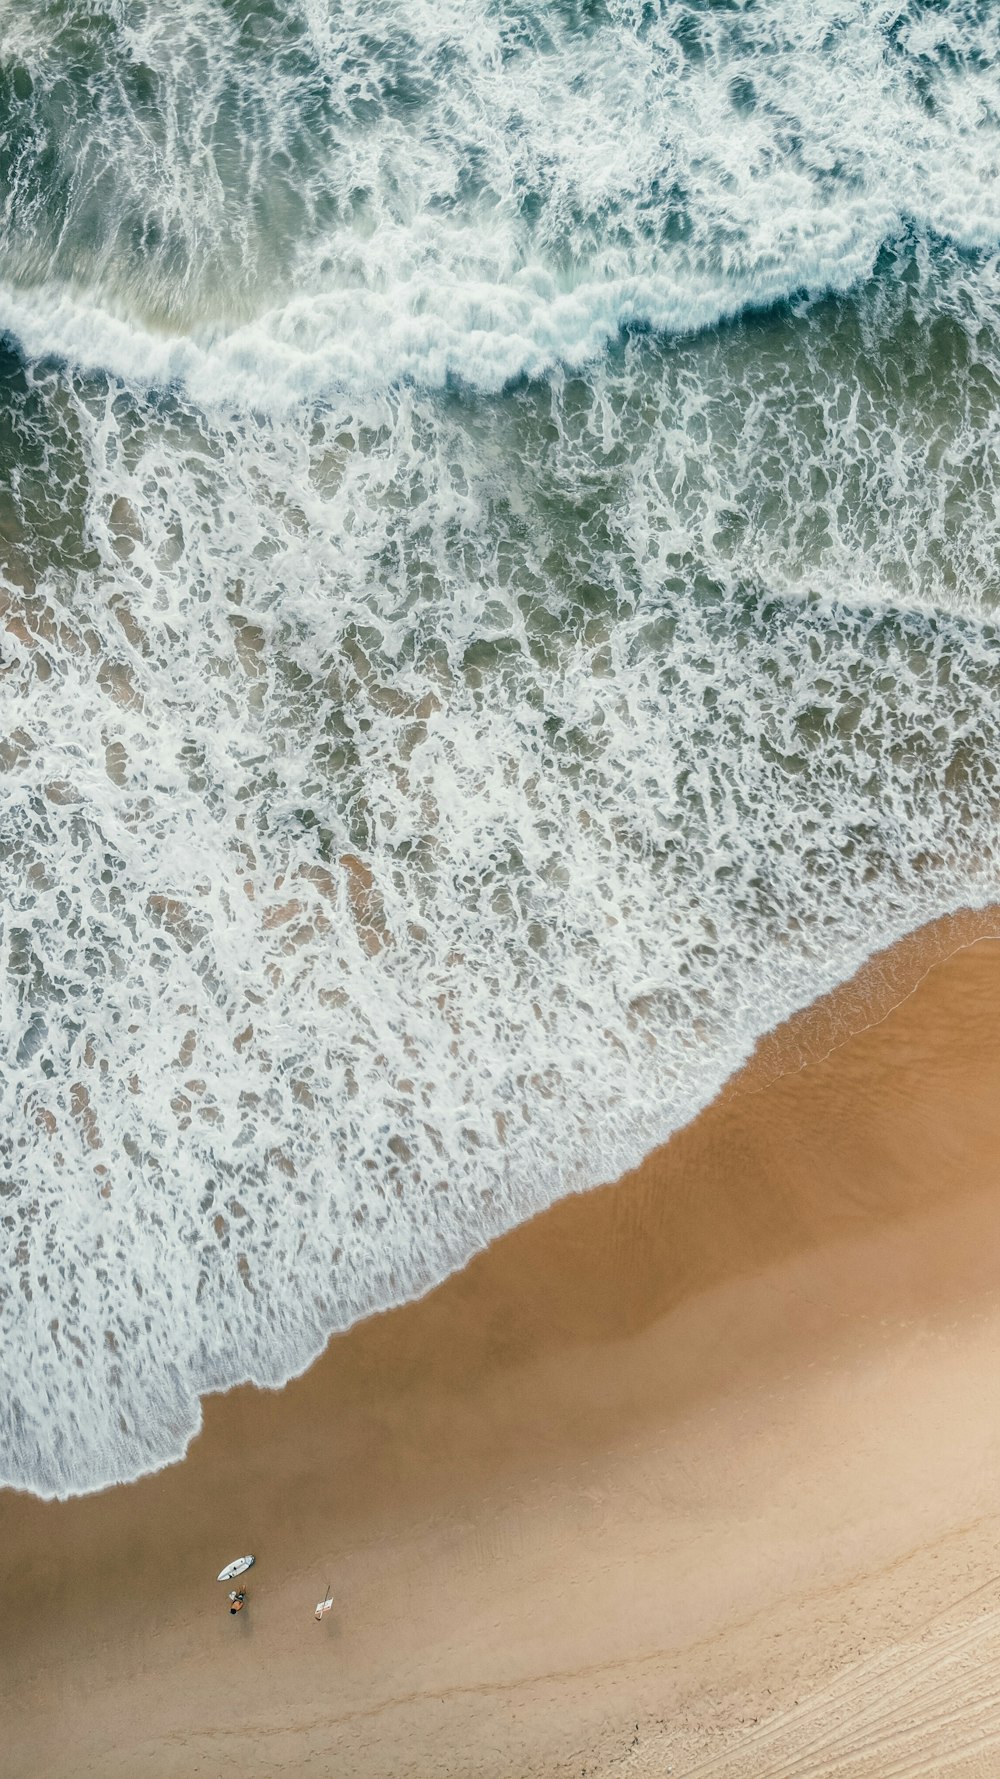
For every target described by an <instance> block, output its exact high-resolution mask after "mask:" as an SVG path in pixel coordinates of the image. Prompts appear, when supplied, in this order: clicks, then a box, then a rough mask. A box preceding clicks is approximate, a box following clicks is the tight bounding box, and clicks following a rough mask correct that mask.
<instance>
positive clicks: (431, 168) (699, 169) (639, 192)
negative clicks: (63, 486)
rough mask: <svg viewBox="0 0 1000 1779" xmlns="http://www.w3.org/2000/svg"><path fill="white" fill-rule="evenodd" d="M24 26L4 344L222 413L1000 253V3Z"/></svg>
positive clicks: (486, 376)
mask: <svg viewBox="0 0 1000 1779" xmlns="http://www.w3.org/2000/svg"><path fill="white" fill-rule="evenodd" d="M10 15H11V16H10V17H9V18H8V20H7V23H6V32H5V45H6V49H7V54H8V55H9V56H10V57H11V58H16V60H17V65H18V67H19V68H21V69H22V70H23V75H24V78H25V79H26V80H27V81H29V82H30V83H31V92H30V95H28V96H25V97H24V98H23V100H22V101H21V102H20V105H19V106H18V105H14V106H13V107H12V111H13V117H14V120H15V126H16V127H12V129H11V131H10V138H11V144H12V146H11V147H10V148H9V150H8V154H7V157H6V169H5V170H6V172H7V184H8V191H7V200H6V205H5V214H4V220H5V223H6V227H7V233H8V247H7V252H6V254H5V262H6V276H5V279H4V282H3V284H2V286H0V329H6V330H8V331H9V332H12V333H13V334H15V335H16V337H17V338H18V339H19V340H21V342H22V343H23V344H24V346H25V348H26V350H27V351H28V352H30V353H31V354H32V355H33V356H40V355H43V354H45V353H53V354H55V355H57V356H59V357H62V358H65V359H66V360H68V361H69V362H70V363H72V364H76V365H78V366H82V367H84V368H91V369H106V370H112V371H114V372H115V373H117V374H119V375H122V376H124V377H127V378H129V379H130V380H132V381H135V382H137V383H140V384H142V383H154V382H155V383H160V384H163V383H170V382H175V381H176V382H180V383H183V384H184V385H185V387H186V388H187V391H188V393H189V394H190V395H192V396H193V398H194V399H195V400H197V401H199V402H203V403H212V402H217V401H222V402H236V403H241V404H249V405H251V406H254V407H258V408H267V409H271V408H273V407H274V406H275V405H277V406H279V407H286V406H287V405H288V404H289V403H295V402H298V401H300V400H302V399H310V398H315V397H317V396H325V395H328V394H331V393H335V392H337V391H343V390H344V389H345V388H352V389H355V390H359V389H364V388H371V387H378V388H381V387H384V385H385V383H386V382H387V381H388V382H392V381H394V380H397V379H400V378H411V379H414V380H416V381H418V382H420V383H423V384H427V385H439V384H441V383H442V382H444V381H445V380H447V379H448V378H456V377H457V378H459V379H462V380H464V381H467V382H469V383H471V384H473V385H475V386H476V387H478V388H482V389H487V390H495V389H498V388H500V387H502V386H503V385H504V384H505V383H506V382H508V381H509V380H510V379H512V378H515V377H518V376H520V375H527V376H532V377H534V376H540V375H544V374H545V373H547V372H548V371H549V370H550V369H551V368H552V367H553V366H554V365H556V364H559V363H562V364H565V365H570V366H580V365H583V364H585V363H586V362H588V361H589V360H591V359H593V358H594V357H595V356H596V355H597V354H599V353H600V352H601V350H602V349H603V348H604V346H605V345H606V343H607V341H608V340H609V339H610V338H612V337H613V336H614V335H615V333H616V332H617V331H618V329H619V328H620V327H622V326H628V325H642V326H650V327H652V328H655V329H660V330H668V331H686V330H690V329H695V328H700V327H704V326H707V325H710V324H712V323H714V322H716V321H718V320H720V319H723V318H725V317H727V316H731V315H734V314H736V313H738V312H740V310H742V309H744V308H746V307H748V306H753V305H757V306H760V307H766V306H769V305H771V304H773V303H775V302H776V301H778V300H780V299H782V298H786V297H792V296H794V295H796V294H797V293H799V292H801V291H812V292H817V291H825V290H832V291H843V290H846V289H848V288H850V287H851V285H852V284H855V283H857V282H859V281H861V280H863V279H865V278H867V277H868V276H869V275H870V273H871V271H872V268H873V266H874V264H875V260H876V257H877V255H878V253H879V250H880V248H881V247H882V246H883V244H884V243H886V242H887V241H891V240H894V239H895V238H897V237H898V236H899V234H900V232H901V231H903V230H904V229H906V228H910V227H912V228H916V229H917V230H918V232H921V233H928V234H931V235H940V236H945V237H947V238H948V239H950V240H953V241H954V242H955V243H956V244H958V245H960V246H962V247H964V248H966V249H969V250H983V249H986V250H989V249H992V248H995V247H996V246H997V245H998V244H1000V198H998V190H1000V187H998V182H997V178H996V168H997V164H998V154H1000V130H998V118H1000V28H998V22H997V15H996V11H995V8H992V7H984V6H973V5H965V6H956V7H954V8H951V9H950V10H949V12H948V13H947V14H946V15H944V16H942V15H940V14H937V13H935V14H934V16H933V18H928V17H927V16H926V15H925V13H924V10H923V9H922V8H920V7H916V6H914V7H911V8H909V9H907V8H905V7H904V8H902V9H900V8H898V7H897V8H895V9H889V10H888V11H887V9H886V8H885V6H884V5H881V4H867V5H866V4H861V5H859V4H858V3H857V0H849V3H848V0H825V3H823V4H818V5H817V4H816V0H782V3H777V0H775V3H774V4H772V5H771V6H769V7H767V8H757V7H754V8H743V7H738V8H735V9H734V8H728V7H726V8H718V9H716V8H712V7H707V8H706V7H703V6H694V5H691V6H683V5H682V6H676V5H673V4H672V5H670V6H664V7H662V8H656V7H651V6H647V5H644V6H641V7H637V6H635V5H634V4H631V3H629V4H609V5H608V6H607V7H605V6H595V7H592V8H587V7H576V6H572V5H571V6H567V7H542V8H539V9H537V10H536V11H532V10H530V9H528V10H524V11H520V10H518V9H516V8H510V7H496V6H494V5H486V4H479V5H473V6H472V7H469V6H462V7H461V8H458V9H456V7H455V6H454V5H451V4H448V3H447V0H434V3H433V4H425V5H421V6H407V7H406V8H400V9H391V10H389V11H388V12H387V11H386V9H385V8H384V7H383V6H381V5H380V6H379V7H377V8H370V7H368V6H366V5H362V4H354V5H351V6H348V7H345V8H343V9H332V8H327V7H326V6H325V5H322V4H320V3H319V0H302V3H300V4H298V5H296V4H292V5H290V6H288V7H283V8H282V9H281V13H280V15H276V14H273V13H272V12H271V11H270V10H269V9H267V8H259V9H254V8H253V7H247V8H244V9H243V12H242V15H241V14H233V15H228V14H225V15H224V14H222V13H221V12H220V10H219V8H218V7H217V6H215V5H206V4H205V3H204V0H173V3H172V4H171V3H168V4H165V5H164V4H157V5H155V6H146V5H143V4H138V5H133V6H130V7H128V8H122V7H117V6H109V7H108V8H107V11H106V13H103V14H102V13H100V12H95V11H94V10H93V9H92V8H88V9H86V10H85V11H82V12H81V15H80V19H79V21H77V35H76V36H74V37H73V39H72V43H73V49H72V53H71V52H70V51H69V50H68V49H67V46H66V42H65V35H66V34H63V33H59V32H55V33H53V31H52V30H51V28H50V25H49V24H48V22H47V21H46V19H45V17H44V15H43V14H40V13H39V12H38V9H37V8H35V7H33V6H28V5H27V4H23V3H22V4H20V5H18V4H14V5H13V6H12V7H11V9H10ZM241 16H242V28H241V24H240V19H241ZM111 21H114V22H115V26H116V27H117V28H114V27H113V26H112V23H111ZM584 27H586V28H584ZM67 34H68V33H67ZM81 44H82V45H83V46H84V47H85V48H86V50H87V52H88V54H89V59H88V60H85V59H84V50H83V49H82V48H81V47H80V45H81ZM74 58H75V59H74ZM67 59H68V60H69V68H68V69H67ZM60 77H61V85H60ZM68 77H71V79H72V81H73V82H74V83H75V84H72V85H70V86H69V90H68V91H67V80H68ZM54 95H55V96H54ZM57 101H58V102H57ZM151 116H152V117H155V120H156V127H155V128H153V127H151ZM41 152H45V153H46V154H47V155H48V157H49V158H50V159H51V161H52V162H53V164H54V166H53V168H52V169H50V170H49V172H48V179H49V183H50V187H51V189H50V191H49V192H48V193H46V194H43V199H44V201H41V200H40V198H39V192H38V190H37V178H36V167H37V164H38V157H39V154H40V153H41Z"/></svg>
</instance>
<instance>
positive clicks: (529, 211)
mask: <svg viewBox="0 0 1000 1779" xmlns="http://www.w3.org/2000/svg"><path fill="white" fill-rule="evenodd" d="M997 29H998V28H997V23H996V17H995V11H994V9H993V8H991V7H988V6H986V5H982V6H979V7H976V6H972V5H961V4H955V5H952V6H950V7H948V8H945V9H938V8H931V7H927V6H918V5H915V4H911V5H910V6H908V7H907V6H900V5H898V4H897V5H894V6H892V7H886V6H884V5H864V4H857V0H852V4H850V5H847V4H834V3H833V0H825V3H824V0H820V3H817V0H812V3H811V4H808V5H807V4H799V3H798V0H769V3H768V4H751V3H750V0H747V4H736V3H735V0H734V3H732V4H728V5H709V4H702V5H695V4H681V5H672V6H669V7H667V6H663V7H662V8H660V7H655V6H651V5H645V6H625V5H620V4H608V5H602V6H584V5H582V4H580V5H568V4H563V5H550V6H544V7H543V6H535V7H533V8H531V9H524V8H520V9H519V8H516V7H513V6H496V5H490V6H486V5H471V6H470V5H463V6H461V7H458V6H453V5H447V4H444V3H443V0H427V3H426V4H424V5H422V6H408V7H407V8H406V9H402V8H400V9H398V10H392V9H386V8H385V7H384V6H383V7H380V8H378V9H376V8H374V7H371V6H368V5H365V4H361V3H358V4H354V5H350V6H342V7H335V6H332V5H330V4H328V3H327V0H311V3H309V4H306V3H304V0H303V3H302V4H299V5H283V6H281V7H277V6H274V7H272V6H264V5H260V4H256V5H251V4H241V5H236V4H223V3H222V0H213V3H212V4H209V3H207V0H170V3H167V4H160V5H159V6H157V7H156V8H155V9H154V8H146V7H144V6H142V5H135V4H133V5H128V6H126V5H124V4H121V5H118V4H105V5H93V4H91V5H88V6H86V7H84V6H82V5H77V4H72V3H69V0H64V3H63V4H58V5H55V4H53V5H50V6H41V5H39V4H37V3H35V4H32V5H30V6H29V5H27V4H17V3H12V0H6V4H5V5H4V6H3V8H2V10H0V204H2V216H3V233H2V252H0V330H2V345H0V602H2V610H3V612H4V616H5V624H6V630H5V640H4V645H3V647H4V655H3V660H4V672H3V677H2V679H0V688H2V713H3V726H2V730H0V799H2V801H0V847H2V854H0V856H2V859H3V868H4V875H5V895H4V898H3V908H2V912H0V918H2V922H3V925H2V929H0V946H2V963H3V968H4V971H5V980H6V989H5V993H4V995H3V997H2V999H0V1034H2V1038H0V1111H2V1118H3V1126H4V1128H5V1129H6V1130H7V1132H8V1133H10V1134H9V1138H8V1144H9V1150H10V1156H9V1166H8V1167H7V1170H6V1172H7V1181H6V1184H5V1186H4V1188H3V1190H4V1205H3V1215H4V1218H5V1233H6V1234H7V1237H8V1240H7V1242H6V1243H5V1251H6V1252H7V1254H8V1261H7V1263H6V1268H5V1270H3V1271H0V1320H2V1325H3V1352H4V1361H3V1363H4V1366H5V1369H6V1371H7V1382H6V1389H5V1393H4V1400H5V1404H6V1407H5V1410H4V1413H5V1415H6V1420H5V1423H4V1429H3V1441H2V1449H3V1452H4V1454H5V1459H4V1462H5V1471H4V1474H5V1477H6V1480H8V1481H10V1482H13V1483H16V1484H18V1485H19V1486H23V1487H29V1488H32V1489H34V1490H36V1491H38V1492H39V1493H43V1494H52V1493H59V1494H64V1493H68V1492H73V1491H76V1490H81V1489H88V1488H96V1487H101V1486H104V1485H106V1484H107V1483H109V1482H111V1481H114V1480H117V1479H123V1478H126V1477H130V1476H134V1475H137V1474H139V1473H141V1472H142V1471H143V1470H147V1469H150V1468H154V1467H156V1466H157V1465H159V1464H162V1463H165V1462H168V1461H170V1459H171V1458H174V1457H176V1456H178V1455H179V1454H180V1453H181V1452H182V1451H183V1449H184V1447H185V1445H186V1442H187V1440H188V1439H189V1438H190V1436H191V1434H192V1432H193V1431H194V1429H195V1428H196V1426H197V1424H198V1415H199V1394H200V1393H201V1392H203V1391H204V1390H206V1389H218V1388H223V1387H226V1386H228V1385H231V1384H233V1383H235V1382H237V1381H239V1380H241V1379H245V1378H256V1379H257V1380H259V1381H261V1382H264V1383H280V1382H281V1381H283V1380H284V1379H285V1378H287V1377H288V1376H289V1375H291V1374H292V1373H293V1372H294V1371H296V1370H298V1369H300V1368H301V1367H302V1366H303V1365H305V1364H306V1363H308V1361H309V1359H310V1358H311V1357H312V1356H313V1355H314V1354H315V1353H316V1352H317V1351H318V1350H319V1348H320V1347H321V1346H322V1344H323V1342H324V1341H325V1339H326V1338H327V1336H328V1335H329V1333H330V1331H331V1330H333V1329H335V1328H339V1327H344V1326H346V1325H348V1324H349V1323H350V1322H351V1321H353V1320H354V1319H356V1318H357V1317H358V1316H360V1315H363V1314H365V1313H366V1312H368V1311H370V1310H371V1309H373V1308H378V1307H381V1306H385V1305H388V1304H390V1303H393V1302H397V1301H400V1300H401V1299H403V1298H405V1297H406V1296H409V1295H412V1294H413V1293H415V1292H418V1291H421V1290H424V1289H426V1288H427V1287H428V1286H429V1285H431V1284H433V1283H434V1282H435V1281H436V1280H438V1279H440V1278H441V1277H443V1276H444V1274H445V1273H447V1272H448V1271H449V1270H451V1269H452V1268H454V1267H455V1266H458V1265H460V1264H462V1262H463V1261H464V1260H465V1259H466V1258H467V1257H468V1256H469V1255H470V1254H471V1253H472V1252H474V1251H475V1250H476V1248H478V1247H480V1246H482V1245H483V1244H484V1243H485V1242H486V1241H488V1240H489V1239H491V1238H492V1237H493V1236H494V1235H495V1234H497V1233H498V1232H499V1231H501V1230H503V1229H504V1228H507V1227H509V1226H510V1225H511V1224H513V1223H515V1222H517V1221H518V1220H519V1219H521V1218H523V1217H525V1216H527V1215H529V1214H531V1212H533V1211H534V1210H536V1209H538V1208H539V1207H541V1206H542V1205H544V1204H546V1203H548V1202H550V1201H551V1200H552V1199H553V1198H554V1197H556V1196H558V1195H559V1194H560V1193H564V1192H566V1191H570V1190H574V1189H577V1188H580V1187H584V1186H586V1185H589V1184H592V1183H595V1182H596V1181H599V1180H602V1179H606V1178H609V1177H613V1176H614V1175H615V1174H617V1173H618V1172H620V1171H621V1170H622V1169H623V1168H625V1167H626V1166H628V1165H630V1164H631V1163H633V1162H635V1161H636V1160H637V1159H638V1158H639V1157H640V1156H641V1155H642V1154H643V1153H644V1152H645V1151H647V1150H648V1149H649V1148H650V1147H652V1146H653V1145H654V1144H655V1143H657V1142H659V1141H661V1140H663V1139H664V1138H665V1137H666V1136H667V1135H669V1133H670V1132H671V1131H672V1130H674V1129H676V1128H677V1127H678V1126H679V1125H681V1124H682V1123H684V1122H685V1121H686V1120H688V1119H689V1118H690V1117H691V1116H693V1114H694V1113H695V1112H696V1111H697V1110H698V1109H699V1108H700V1107H701V1106H703V1105H704V1104H705V1103H706V1102H707V1100H709V1099H710V1098H711V1097H712V1096H713V1094H714V1093H715V1092H716V1091H717V1090H718V1088H719V1086H720V1085H721V1083H722V1082H723V1081H724V1080H725V1079H726V1077H727V1076H728V1075H729V1074H730V1073H731V1072H732V1070H733V1069H734V1068H735V1067H737V1066H738V1065H739V1063H740V1062H741V1061H742V1060H743V1059H744V1058H745V1057H746V1055H747V1054H748V1053H749V1051H750V1049H751V1048H752V1046H753V1043H754V1041H755V1039H756V1038H757V1037H758V1036H759V1035H760V1034H761V1033H762V1032H763V1031H765V1030H767V1029H769V1028H770V1027H771V1026H773V1025H774V1024H775V1023H776V1022H777V1021H778V1020H780V1019H781V1018H783V1017H784V1016H786V1015H787V1014H788V1013H789V1012H791V1011H792V1010H793V1009H794V1008H795V1007H797V1006H801V1005H803V1004H804V1003H806V1002H808V1001H809V1000H811V999H812V998H813V997H814V996H815V995H816V994H818V993H820V992H821V991H822V990H824V989H826V988H828V987H830V986H831V985H833V984H834V983H835V982H837V981H839V980H842V979H843V978H844V977H845V976H846V975H847V974H849V973H850V972H851V971H852V970H853V969H854V968H855V967H856V965H857V964H858V963H860V961H861V960H862V959H863V958H864V957H865V956H866V955H867V954H869V953H870V952H871V951H872V950H874V949H877V948H878V947H879V946H881V945H884V944H886V943H888V942H889V941H890V940H891V939H892V938H893V937H895V936H897V935H898V934H900V933H902V932H903V931H905V930H907V929H909V928H911V927H912V926H914V925H915V924H917V923H918V922H919V921H921V920H924V919H926V918H928V917H930V916H932V915H934V914H936V913H940V912H943V911H946V910H948V909H950V908H953V907H956V906H960V905H963V904H966V903H969V902H971V903H973V904H981V903H984V902H986V901H988V900H990V899H992V898H993V897H995V896H996V895H997V893H998V873H997V840H998V834H997V788H996V778H997V765H996V762H997V760H998V759H1000V749H998V745H997V744H998V741H1000V733H998V731H1000V716H998V706H997V696H996V689H997V684H998V677H997V675H998V636H997V617H996V612H997V601H998V590H1000V580H998V570H997V541H998V522H997V511H998V507H997V499H998V461H997V428H996V420H995V416H996V414H997V412H998V408H1000V404H998V394H1000V343H998V330H997V322H998V316H1000V263H998V259H997V250H998V247H1000V206H998V201H997V197H996V177H995V168H996V164H997V155H998V150H1000V132H998V128H997V116H998V103H1000V72H998V70H1000V62H998V58H997V48H998V45H997Z"/></svg>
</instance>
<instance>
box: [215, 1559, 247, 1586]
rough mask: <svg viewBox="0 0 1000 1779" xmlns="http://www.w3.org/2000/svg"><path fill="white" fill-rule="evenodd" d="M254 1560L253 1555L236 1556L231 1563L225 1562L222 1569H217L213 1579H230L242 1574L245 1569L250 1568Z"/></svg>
mask: <svg viewBox="0 0 1000 1779" xmlns="http://www.w3.org/2000/svg"><path fill="white" fill-rule="evenodd" d="M255 1561H256V1558H255V1557H236V1558H235V1559H234V1561H233V1562H232V1563H227V1564H226V1567H225V1568H224V1569H220V1570H219V1573H218V1575H217V1576H216V1578H215V1579H216V1581H232V1579H233V1577H234V1576H236V1575H242V1574H243V1572H244V1570H245V1569H250V1568H252V1567H253V1564H254V1563H255Z"/></svg>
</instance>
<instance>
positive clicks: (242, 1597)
mask: <svg viewBox="0 0 1000 1779" xmlns="http://www.w3.org/2000/svg"><path fill="white" fill-rule="evenodd" d="M246 1597H247V1594H246V1588H240V1590H239V1592H238V1593H236V1594H230V1596H229V1598H230V1600H231V1601H232V1605H231V1606H230V1608H229V1610H230V1612H242V1611H243V1607H244V1605H245V1604H246Z"/></svg>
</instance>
